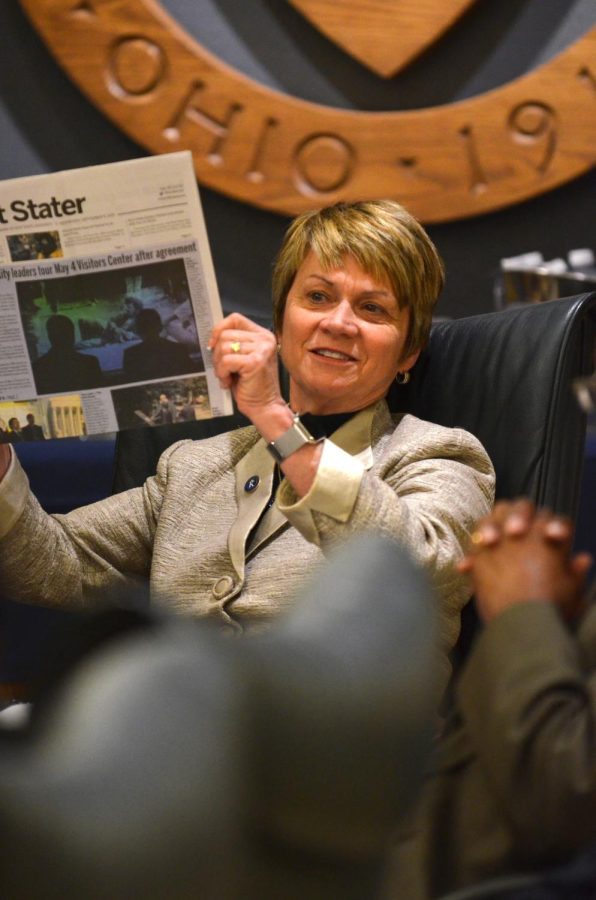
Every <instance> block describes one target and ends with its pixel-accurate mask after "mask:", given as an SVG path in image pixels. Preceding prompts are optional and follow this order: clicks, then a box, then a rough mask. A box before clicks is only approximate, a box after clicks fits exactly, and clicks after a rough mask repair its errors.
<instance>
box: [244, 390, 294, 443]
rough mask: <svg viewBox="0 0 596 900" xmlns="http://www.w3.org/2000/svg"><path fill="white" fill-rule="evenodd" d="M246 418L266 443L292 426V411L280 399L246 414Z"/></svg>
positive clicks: (275, 438)
mask: <svg viewBox="0 0 596 900" xmlns="http://www.w3.org/2000/svg"><path fill="white" fill-rule="evenodd" d="M248 418H249V419H250V420H251V422H252V424H253V425H254V426H255V428H256V429H257V431H258V432H259V434H260V435H261V437H262V438H263V440H265V441H267V443H268V444H269V443H271V441H275V440H277V438H279V437H281V436H282V434H285V432H286V431H287V430H288V428H291V427H292V424H293V422H294V413H293V412H292V410H291V409H290V407H289V406H288V404H287V403H286V402H285V400H283V399H281V398H280V400H279V402H275V403H271V404H268V405H267V406H263V407H261V408H259V409H258V410H255V411H254V412H252V414H250V413H249V414H248Z"/></svg>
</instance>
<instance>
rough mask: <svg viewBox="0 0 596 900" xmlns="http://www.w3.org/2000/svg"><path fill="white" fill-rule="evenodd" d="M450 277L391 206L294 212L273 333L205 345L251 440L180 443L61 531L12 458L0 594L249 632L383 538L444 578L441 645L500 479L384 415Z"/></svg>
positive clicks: (0, 507)
mask: <svg viewBox="0 0 596 900" xmlns="http://www.w3.org/2000/svg"><path fill="white" fill-rule="evenodd" d="M442 282H443V271H442V266H441V262H440V260H439V258H438V255H437V253H436V250H435V248H434V246H433V245H432V243H431V242H430V240H429V238H428V236H427V235H426V233H425V231H424V230H423V229H422V227H421V226H420V225H419V224H418V223H417V222H416V221H415V219H413V218H412V217H411V216H410V215H409V214H408V213H407V212H406V211H405V210H404V209H403V208H402V207H401V206H399V205H398V204H397V203H394V202H392V201H370V202H363V203H355V204H338V205H336V206H333V207H330V208H328V209H324V210H320V211H317V212H312V213H307V214H305V215H303V216H301V217H299V218H298V219H297V220H296V221H295V222H294V223H293V224H292V225H291V227H290V229H289V231H288V233H287V235H286V238H285V240H284V243H283V245H282V248H281V251H280V254H279V257H278V259H277V262H276V265H275V270H274V277H273V285H274V288H273V292H274V328H275V334H272V333H271V332H269V331H267V330H266V329H264V328H261V327H260V326H258V325H256V324H255V323H253V322H251V321H250V320H249V319H247V318H245V317H244V316H241V315H239V314H232V315H230V316H227V317H226V318H225V319H223V321H221V322H220V323H219V324H218V325H217V326H216V328H215V329H214V331H213V334H212V337H211V340H210V344H209V347H210V350H211V353H212V358H213V363H214V367H215V372H216V374H217V376H218V377H219V379H220V382H221V384H222V385H223V386H225V387H228V388H230V389H231V390H232V393H233V395H234V398H235V400H236V403H237V405H238V408H239V409H240V411H241V412H242V413H244V414H245V415H246V416H247V417H248V418H249V419H250V421H251V422H252V427H248V428H242V429H238V430H237V431H234V432H230V433H227V434H223V435H219V436H217V437H215V438H212V439H209V440H205V441H200V442H192V441H182V442H180V443H178V444H175V445H173V446H172V447H170V448H168V450H166V452H165V453H164V454H163V455H162V457H161V459H160V461H159V464H158V469H157V474H156V476H155V477H153V478H150V479H149V480H148V481H147V482H146V484H145V485H144V487H143V488H139V489H134V490H132V491H127V492H125V493H123V494H120V495H117V496H115V497H111V498H108V499H107V500H104V501H102V502H101V503H99V504H95V505H94V506H92V507H90V508H83V509H80V510H76V511H74V512H72V513H70V514H68V515H66V516H56V517H54V518H53V519H51V520H50V522H48V519H47V517H46V516H44V515H43V514H42V513H41V511H40V510H39V507H38V506H37V504H36V503H35V500H34V499H33V498H32V497H31V495H30V493H29V492H28V490H27V488H26V485H25V480H24V476H23V475H22V474H21V473H20V472H19V471H18V469H17V464H16V462H14V463H13V464H12V466H11V469H10V471H9V472H8V475H7V476H5V480H6V482H8V485H9V487H8V488H6V489H5V487H4V486H0V512H1V513H3V515H0V577H1V578H2V579H3V584H4V585H5V586H6V587H5V589H6V590H8V591H9V592H10V594H11V596H19V597H22V598H23V599H28V600H35V599H37V600H41V601H42V602H51V603H64V602H65V599H66V598H68V600H69V602H70V603H71V604H79V605H88V604H90V603H93V602H94V601H95V600H96V599H97V598H98V596H99V595H101V594H102V593H104V592H105V590H106V588H109V587H112V588H114V587H116V586H119V585H123V584H128V583H129V582H130V581H134V580H135V579H139V578H146V577H150V581H151V592H152V595H153V596H155V597H160V598H162V599H163V602H165V603H166V604H167V605H168V606H170V607H171V608H174V609H176V610H178V611H180V612H183V613H190V614H193V615H200V616H205V617H210V618H213V619H215V620H216V621H218V622H219V623H221V624H222V625H225V626H227V627H228V628H230V629H234V630H238V631H241V630H243V629H244V628H245V627H248V626H254V625H259V624H262V623H265V622H267V621H268V620H270V619H271V618H272V617H273V616H275V615H276V614H278V613H279V612H280V611H281V610H282V609H283V608H284V607H286V606H287V605H288V604H290V603H291V601H292V596H293V594H294V593H295V591H296V589H297V587H298V585H299V584H300V582H301V581H302V580H303V578H304V577H305V575H306V574H310V573H311V572H312V570H313V569H314V568H315V567H316V566H317V565H318V564H319V563H320V562H321V560H322V558H323V555H324V554H325V553H326V552H327V551H328V550H329V549H332V548H333V547H334V546H335V545H336V544H337V543H339V542H340V541H342V540H344V539H345V538H346V537H347V536H349V535H351V534H352V533H354V532H357V531H362V530H364V529H376V530H379V531H382V532H384V533H386V534H388V535H390V536H391V537H392V538H393V539H395V540H396V541H397V540H399V541H401V542H403V543H405V544H406V545H407V546H408V547H409V549H410V550H411V551H412V553H413V554H414V556H415V558H417V559H418V560H419V561H420V563H422V564H423V565H424V566H426V568H427V569H428V570H429V571H430V572H431V573H432V575H433V577H434V579H435V582H436V584H437V587H438V588H439V590H440V592H441V596H442V623H443V628H442V639H443V644H444V647H445V650H448V649H449V648H450V647H451V646H452V644H453V643H454V641H455V639H456V636H457V633H458V629H459V611H460V609H461V607H462V605H463V604H464V603H465V601H466V600H467V597H468V591H467V588H466V586H465V583H464V580H463V577H462V576H459V575H458V573H457V572H456V570H455V564H456V563H457V561H458V560H459V559H460V558H461V556H462V553H463V550H462V548H463V546H464V545H465V541H466V538H467V535H468V533H469V532H470V531H471V529H472V526H473V523H474V522H475V521H476V520H477V519H478V518H479V517H480V516H482V515H485V514H486V512H487V511H488V509H489V507H490V505H491V502H492V492H493V472H492V467H491V464H490V461H489V459H488V457H487V456H486V453H485V452H484V450H483V449H482V447H481V446H480V444H479V443H478V441H477V440H476V439H475V438H473V437H472V436H471V435H469V434H467V433H466V432H463V431H460V430H456V429H445V428H442V427H439V426H435V425H431V424H429V423H426V422H421V421H419V420H417V419H415V418H414V417H412V416H403V417H399V416H398V417H396V418H392V417H391V416H390V414H389V411H388V408H387V405H386V403H385V400H384V396H385V394H386V392H387V390H388V388H389V385H390V384H391V382H392V381H393V379H394V378H395V377H396V376H398V379H400V380H405V379H406V378H407V373H408V371H409V369H410V368H411V367H412V366H413V365H414V363H415V361H416V359H417V357H418V354H419V352H420V350H421V348H422V347H423V345H424V343H425V342H426V340H427V336H428V332H429V328H430V323H431V317H432V310H433V307H434V304H435V302H436V298H437V295H438V293H439V290H440V289H441V286H442ZM278 354H279V355H280V356H281V359H282V361H283V363H284V365H285V366H286V368H287V371H288V374H289V380H290V405H288V404H287V403H286V402H285V401H284V399H283V398H282V395H281V391H280V386H279V381H278V375H277V369H278V367H277V361H278ZM298 414H299V415H300V416H301V418H302V421H300V419H298ZM326 435H332V440H329V439H323V437H324V436H326ZM2 450H3V448H0V476H1V475H2V474H3V473H4V471H5V469H6V467H7V463H8V460H7V453H2ZM3 459H4V465H3V464H2V460H3ZM7 493H9V495H10V502H7V501H6V500H5V498H6V496H7ZM31 548H36V549H35V550H32V549H31ZM37 548H39V549H37ZM42 550H43V552H42ZM57 559H59V560H60V565H59V567H56V566H55V565H53V563H54V561H55V560H57ZM57 568H58V569H59V571H57ZM446 669H447V666H446Z"/></svg>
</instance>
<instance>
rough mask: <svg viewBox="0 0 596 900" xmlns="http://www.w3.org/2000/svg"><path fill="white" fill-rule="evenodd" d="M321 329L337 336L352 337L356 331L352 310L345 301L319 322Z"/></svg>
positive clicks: (329, 311) (356, 326)
mask: <svg viewBox="0 0 596 900" xmlns="http://www.w3.org/2000/svg"><path fill="white" fill-rule="evenodd" d="M320 324H321V328H323V329H326V330H327V331H331V332H335V333H337V334H348V335H350V336H353V335H354V334H356V332H357V330H358V325H357V323H356V316H355V315H354V310H353V309H352V307H351V306H350V304H349V303H348V301H347V300H342V301H341V302H340V303H337V304H336V305H335V306H334V307H333V308H332V309H330V310H328V311H327V313H326V315H325V316H324V317H323V319H322V320H321V323H320Z"/></svg>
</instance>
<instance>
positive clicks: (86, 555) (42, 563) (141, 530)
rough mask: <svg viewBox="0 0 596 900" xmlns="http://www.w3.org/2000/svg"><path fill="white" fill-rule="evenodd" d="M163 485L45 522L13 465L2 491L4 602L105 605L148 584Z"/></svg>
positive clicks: (153, 483) (160, 480) (161, 480)
mask: <svg viewBox="0 0 596 900" xmlns="http://www.w3.org/2000/svg"><path fill="white" fill-rule="evenodd" d="M163 465H164V466H165V465H166V463H165V461H164V463H163ZM164 484H165V475H163V474H162V475H161V476H158V477H156V478H155V479H151V480H150V481H149V482H148V483H147V485H146V486H145V487H144V488H139V489H135V490H133V491H127V492H124V493H123V494H118V495H116V496H114V497H109V498H107V499H106V500H102V501H100V502H99V503H94V504H91V505H90V506H87V507H82V508H81V509H78V510H74V511H73V512H71V513H68V514H67V515H59V516H50V515H48V514H47V513H45V512H44V510H43V509H42V508H41V506H40V505H39V503H38V502H37V500H36V498H35V497H34V496H33V494H32V493H31V491H30V489H29V485H28V481H27V477H26V475H25V473H24V472H23V470H22V468H21V467H20V465H19V463H18V460H17V459H16V457H15V459H14V460H13V462H12V464H11V466H10V469H9V471H8V472H7V473H6V472H5V474H4V478H3V480H2V482H1V483H0V584H1V585H2V593H3V595H5V596H10V597H11V598H13V599H15V600H22V601H25V602H31V603H43V604H49V605H64V606H71V607H77V606H86V605H92V604H95V603H98V602H103V600H104V599H105V598H104V592H105V591H106V590H108V591H109V590H112V591H114V590H123V589H126V588H127V586H130V585H131V583H135V584H136V583H138V580H139V579H142V578H145V577H147V576H148V573H149V568H150V562H151V553H152V543H153V534H154V530H155V522H156V518H157V515H158V513H159V508H160V504H161V497H162V493H163V485H164ZM107 601H108V602H109V596H108V597H107Z"/></svg>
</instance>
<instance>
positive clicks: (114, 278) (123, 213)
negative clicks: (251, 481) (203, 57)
mask: <svg viewBox="0 0 596 900" xmlns="http://www.w3.org/2000/svg"><path fill="white" fill-rule="evenodd" d="M221 315H222V312H221V303H220V300H219V295H218V291H217V284H216V281H215V273H214V270H213V264H212V260H211V254H210V251H209V244H208V240H207V234H206V230H205V222H204V218H203V213H202V209H201V204H200V200H199V194H198V189H197V184H196V179H195V175H194V171H193V166H192V157H191V154H190V153H189V152H182V153H171V154H165V155H162V156H154V157H148V158H145V159H136V160H128V161H126V162H118V163H111V164H108V165H102V166H90V167H88V168H83V169H73V170H69V171H64V172H58V173H56V174H49V175H38V176H34V177H32V178H17V179H12V180H10V181H4V182H1V183H0V429H2V431H0V440H2V439H4V440H6V439H13V438H14V434H11V432H14V431H15V430H18V426H25V428H26V429H27V425H26V424H25V423H27V424H28V425H29V426H31V427H32V429H33V430H30V432H29V435H27V430H26V431H25V436H28V437H29V438H31V437H32V436H33V435H34V434H35V435H36V436H37V437H40V438H41V437H47V438H60V437H73V436H77V435H79V436H80V435H85V434H101V433H103V432H114V431H118V430H120V429H124V428H133V427H137V426H146V425H149V426H154V425H160V424H169V423H172V422H180V421H189V420H193V419H198V418H211V417H214V416H223V415H229V414H230V413H231V412H232V411H233V409H232V400H231V396H230V394H229V392H228V391H224V390H222V389H221V388H220V386H219V382H218V380H217V378H216V377H215V374H214V372H213V368H212V366H211V363H210V358H209V353H208V352H207V351H206V347H207V342H208V339H209V335H210V333H211V330H212V328H213V325H214V324H215V322H216V321H218V320H219V319H220V318H221ZM32 417H33V418H32ZM35 429H37V431H35ZM40 429H41V430H40ZM7 434H8V438H7V437H6V435H7ZM16 439H17V440H18V438H16Z"/></svg>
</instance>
